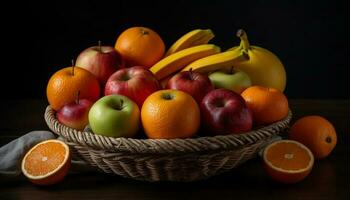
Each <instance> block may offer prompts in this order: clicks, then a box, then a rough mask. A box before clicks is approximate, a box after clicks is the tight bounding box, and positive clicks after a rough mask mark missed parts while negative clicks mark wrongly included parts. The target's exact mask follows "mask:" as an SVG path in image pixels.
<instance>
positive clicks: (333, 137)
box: [289, 116, 337, 159]
mask: <svg viewBox="0 0 350 200" xmlns="http://www.w3.org/2000/svg"><path fill="white" fill-rule="evenodd" d="M289 139H291V140H296V141H298V142H301V143H303V144H304V145H305V146H307V147H308V148H309V149H310V150H311V151H312V153H313V154H314V156H315V158H317V159H320V158H325V157H326V156H328V155H329V154H330V153H331V152H332V150H333V149H334V147H335V145H336V144H337V134H336V131H335V129H334V127H333V125H332V124H331V123H330V122H329V121H328V120H326V119H325V118H323V117H320V116H306V117H303V118H301V119H299V120H297V121H296V122H295V123H294V124H293V126H292V127H291V128H290V130H289Z"/></svg>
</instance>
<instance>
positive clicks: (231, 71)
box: [230, 66, 233, 74]
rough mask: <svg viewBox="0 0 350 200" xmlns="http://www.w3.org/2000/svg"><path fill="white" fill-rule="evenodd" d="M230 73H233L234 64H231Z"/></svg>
mask: <svg viewBox="0 0 350 200" xmlns="http://www.w3.org/2000/svg"><path fill="white" fill-rule="evenodd" d="M230 74H233V66H231V70H230Z"/></svg>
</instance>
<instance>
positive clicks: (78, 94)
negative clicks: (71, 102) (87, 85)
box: [75, 90, 80, 104]
mask: <svg viewBox="0 0 350 200" xmlns="http://www.w3.org/2000/svg"><path fill="white" fill-rule="evenodd" d="M79 97H80V90H78V92H77V99H76V101H75V103H76V104H79V100H80V98H79Z"/></svg>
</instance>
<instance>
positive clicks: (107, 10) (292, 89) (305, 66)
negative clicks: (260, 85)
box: [1, 0, 350, 99]
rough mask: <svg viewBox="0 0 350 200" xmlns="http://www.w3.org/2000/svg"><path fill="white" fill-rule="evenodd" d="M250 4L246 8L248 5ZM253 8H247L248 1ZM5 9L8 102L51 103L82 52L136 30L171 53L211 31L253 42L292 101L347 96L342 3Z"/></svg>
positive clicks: (225, 39) (228, 42) (227, 41)
mask: <svg viewBox="0 0 350 200" xmlns="http://www.w3.org/2000/svg"><path fill="white" fill-rule="evenodd" d="M246 2H247V3H246ZM248 2H249V3H248ZM11 4H12V5H8V6H3V7H2V9H3V11H4V12H3V13H2V14H1V15H3V16H2V35H3V37H2V39H3V44H4V46H3V50H5V51H3V52H5V53H3V54H2V55H3V56H2V60H3V62H2V66H1V68H2V73H1V74H2V78H1V86H2V94H3V95H2V96H4V97H6V98H16V99H17V98H46V91H45V89H46V84H47V81H48V79H49V78H50V76H51V75H52V74H53V73H54V72H55V71H57V70H59V69H61V68H63V67H66V66H68V65H70V62H71V61H70V60H71V59H72V58H76V57H77V55H78V54H79V52H80V51H82V50H84V49H85V48H87V47H89V46H93V45H96V44H97V41H98V40H101V41H102V42H103V43H104V44H106V45H112V46H113V45H114V43H115V40H116V38H117V36H118V35H119V34H120V33H121V32H122V31H123V30H125V29H126V28H129V27H131V26H146V27H150V28H152V29H154V30H155V31H156V32H158V33H159V34H160V35H161V37H162V38H163V40H164V42H165V44H166V45H167V47H169V45H171V43H172V42H174V41H175V40H176V39H177V38H179V37H180V36H182V35H183V34H184V33H186V32H188V31H190V30H192V29H196V28H203V29H206V28H210V29H212V30H213V31H214V33H215V35H216V37H215V38H214V39H213V40H212V42H213V43H215V44H217V45H219V46H221V47H222V49H226V48H230V47H232V46H236V45H238V44H239V39H238V38H236V37H235V32H236V31H237V30H238V29H239V28H243V29H245V30H246V32H247V33H248V36H249V39H250V42H251V44H254V45H258V46H261V47H264V48H267V49H269V50H270V51H272V52H274V53H275V54H276V55H277V56H278V57H279V58H280V59H281V61H282V62H283V63H284V65H285V68H286V71H287V78H288V81H287V89H286V91H285V92H286V94H287V96H288V97H289V98H326V99H329V98H349V97H350V94H349V89H348V88H347V87H348V86H349V84H348V80H347V77H348V71H349V70H348V68H349V67H350V66H349V64H348V58H347V56H348V46H349V31H348V28H347V27H348V26H349V21H348V20H347V18H348V17H347V16H346V15H347V12H349V11H348V7H347V6H346V4H345V3H343V2H340V1H303V0H297V1H263V0H260V1H254V2H253V1H228V0H227V1H222V0H216V1H154V0H147V1H130V0H129V1H127V0H123V1H113V3H108V2H104V1H84V2H79V3H73V2H69V3H64V2H62V1H56V2H55V1H53V2H52V1H50V2H49V3H45V2H40V3H33V2H30V3H26V4H23V3H21V2H12V3H11Z"/></svg>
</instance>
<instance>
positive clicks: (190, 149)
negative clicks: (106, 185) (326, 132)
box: [45, 106, 292, 182]
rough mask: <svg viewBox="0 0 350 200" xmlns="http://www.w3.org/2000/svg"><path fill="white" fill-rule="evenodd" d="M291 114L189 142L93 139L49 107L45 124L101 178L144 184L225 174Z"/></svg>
mask: <svg viewBox="0 0 350 200" xmlns="http://www.w3.org/2000/svg"><path fill="white" fill-rule="evenodd" d="M291 117H292V113H291V112H289V114H288V116H287V117H286V118H285V119H283V120H281V121H279V122H276V123H273V124H271V125H269V126H265V127H260V128H259V129H256V130H253V131H250V132H248V133H243V134H237V135H227V136H215V137H199V138H191V139H171V140H168V139H132V138H113V137H105V136H100V135H95V134H93V133H91V132H88V131H83V132H81V131H78V130H75V129H72V128H69V127H67V126H64V125H63V124H60V123H59V122H58V121H57V119H56V117H55V112H54V111H53V110H52V109H51V107H50V106H48V107H47V108H46V111H45V120H46V123H47V125H48V126H49V128H50V129H51V130H52V131H53V132H55V133H56V134H58V135H60V136H62V137H63V138H64V140H65V141H66V142H67V144H68V145H69V146H70V147H71V149H72V152H73V155H74V156H75V157H78V158H80V159H82V160H84V161H86V162H87V163H89V164H90V165H92V166H94V167H97V168H98V169H100V170H102V171H103V172H106V173H115V174H118V175H121V176H124V177H128V178H133V179H137V180H146V181H186V182H189V181H196V180H201V179H206V178H208V177H211V176H213V175H216V174H219V173H222V172H225V171H228V170H230V169H232V168H234V167H236V166H238V165H239V164H241V163H243V162H245V161H246V160H248V159H251V158H252V157H254V156H255V155H256V154H257V153H258V151H259V150H260V149H261V148H262V147H264V146H265V145H266V144H267V143H268V142H269V141H270V140H271V138H272V137H273V136H275V135H278V134H281V133H282V132H283V131H284V130H285V129H286V128H288V125H289V122H290V120H291Z"/></svg>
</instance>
